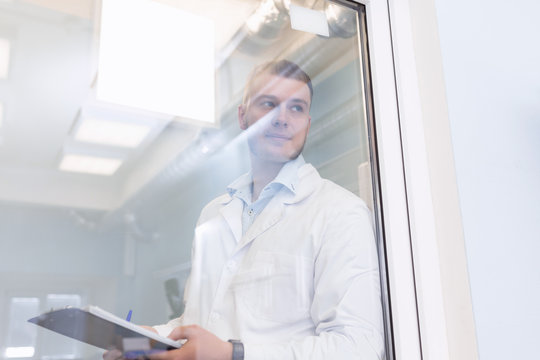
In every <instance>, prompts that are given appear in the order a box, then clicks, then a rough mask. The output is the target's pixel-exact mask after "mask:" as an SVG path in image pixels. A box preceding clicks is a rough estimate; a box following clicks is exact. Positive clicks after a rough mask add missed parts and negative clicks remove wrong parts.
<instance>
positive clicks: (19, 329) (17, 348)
mask: <svg viewBox="0 0 540 360" xmlns="http://www.w3.org/2000/svg"><path fill="white" fill-rule="evenodd" d="M38 311H39V299H38V298H33V297H14V298H11V300H10V306H9V327H8V332H7V341H6V348H5V351H4V356H5V357H6V358H30V357H32V356H34V351H35V345H36V333H37V331H36V330H37V329H36V328H35V327H34V326H32V325H31V324H29V323H28V322H26V320H28V319H29V318H31V317H33V316H34V315H35V314H36V313H37V312H38Z"/></svg>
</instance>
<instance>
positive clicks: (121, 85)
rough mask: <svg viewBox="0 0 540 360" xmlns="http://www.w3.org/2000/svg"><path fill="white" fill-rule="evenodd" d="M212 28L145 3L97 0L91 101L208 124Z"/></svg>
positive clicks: (212, 118)
mask: <svg viewBox="0 0 540 360" xmlns="http://www.w3.org/2000/svg"><path fill="white" fill-rule="evenodd" d="M214 47H215V44H214V23H213V21H212V20H210V19H207V18H204V17H201V16H196V15H193V14H191V13H188V12H186V11H182V10H180V9H177V8H174V7H171V6H168V5H165V4H160V3H159V2H157V1H150V0H103V2H102V11H101V29H100V44H99V61H98V81H97V92H96V97H97V99H98V100H100V101H105V102H109V103H114V104H119V105H124V106H129V107H134V108H138V109H144V110H147V111H152V112H158V113H162V114H170V115H174V116H177V117H183V118H188V119H194V120H198V121H203V122H207V123H214V121H215V110H214V102H215V101H214V97H215V84H214V81H215V63H214V59H215V54H214Z"/></svg>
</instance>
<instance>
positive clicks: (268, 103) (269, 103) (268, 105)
mask: <svg viewBox="0 0 540 360" xmlns="http://www.w3.org/2000/svg"><path fill="white" fill-rule="evenodd" d="M261 106H262V107H265V108H273V107H275V104H274V103H273V102H272V101H263V102H261Z"/></svg>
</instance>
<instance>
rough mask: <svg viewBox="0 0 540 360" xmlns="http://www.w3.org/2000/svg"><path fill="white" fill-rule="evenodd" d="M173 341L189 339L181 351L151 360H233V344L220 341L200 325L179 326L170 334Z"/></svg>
mask: <svg viewBox="0 0 540 360" xmlns="http://www.w3.org/2000/svg"><path fill="white" fill-rule="evenodd" d="M169 338H170V339H172V340H182V339H187V342H186V343H185V344H184V345H182V347H181V348H180V349H176V350H170V351H164V352H162V353H158V354H155V355H151V356H149V358H150V359H151V360H231V359H232V351H233V347H232V344H231V343H229V342H227V341H223V340H221V339H219V338H218V337H217V336H215V335H214V334H212V333H211V332H209V331H207V330H205V329H203V328H202V327H200V326H198V325H189V326H179V327H177V328H175V329H174V330H173V331H172V332H171V333H170V334H169Z"/></svg>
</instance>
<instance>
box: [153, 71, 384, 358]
mask: <svg viewBox="0 0 540 360" xmlns="http://www.w3.org/2000/svg"><path fill="white" fill-rule="evenodd" d="M312 95H313V89H312V85H311V80H310V78H309V76H308V75H307V74H305V72H304V71H302V70H301V69H300V68H299V67H298V66H297V65H296V64H294V63H291V62H289V61H286V60H281V61H277V62H270V63H267V64H264V65H262V66H260V67H258V68H256V69H255V70H254V72H253V73H252V75H251V77H250V80H249V82H248V84H247V87H246V90H245V95H244V99H243V102H242V104H241V105H240V106H239V109H238V120H239V123H240V127H241V128H242V129H243V130H245V131H246V132H247V139H248V144H249V150H250V159H251V172H250V173H248V174H246V175H244V176H241V177H240V178H238V179H237V180H235V181H234V182H233V183H232V184H231V185H230V186H229V188H228V189H227V190H228V191H227V194H225V195H223V196H221V197H218V198H217V199H215V200H213V201H212V202H210V203H209V204H208V205H207V206H206V207H205V208H204V209H203V211H202V213H201V216H200V218H199V221H198V225H197V228H196V230H195V239H194V242H193V254H192V264H193V267H192V272H191V275H190V280H189V282H188V285H187V287H186V292H185V301H186V308H185V312H184V314H183V315H182V316H181V317H180V318H178V319H175V320H172V321H170V322H169V323H168V324H166V325H160V326H155V327H154V329H155V331H157V332H158V333H159V334H161V335H163V336H169V337H170V338H172V339H175V340H179V339H187V342H186V343H185V344H184V345H183V346H182V347H181V348H180V349H178V350H172V351H168V352H164V353H160V354H157V355H154V356H151V358H152V359H154V358H155V359H226V360H230V359H234V360H236V359H241V358H245V359H246V360H248V359H329V358H334V359H339V360H343V359H359V360H360V359H362V360H366V359H369V360H372V359H382V358H383V347H384V345H383V344H384V342H383V326H382V313H381V305H380V286H379V272H378V265H377V252H376V246H375V240H374V235H373V229H372V222H371V217H370V214H369V211H368V209H367V207H366V206H365V204H364V203H363V202H362V201H361V200H360V199H359V198H358V197H356V196H355V195H353V194H352V193H350V192H348V191H346V190H344V189H343V188H341V187H339V186H337V185H336V184H334V183H332V182H330V181H328V180H324V179H322V178H321V177H320V176H319V174H318V173H317V171H316V170H315V168H314V167H313V166H311V165H310V164H306V163H305V161H304V159H303V157H302V155H301V153H302V149H303V147H304V144H305V141H306V137H307V134H308V131H309V127H310V123H311V117H310V115H309V110H310V106H311V99H312ZM229 339H233V340H237V341H236V342H234V343H231V342H229V341H227V340H229Z"/></svg>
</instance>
